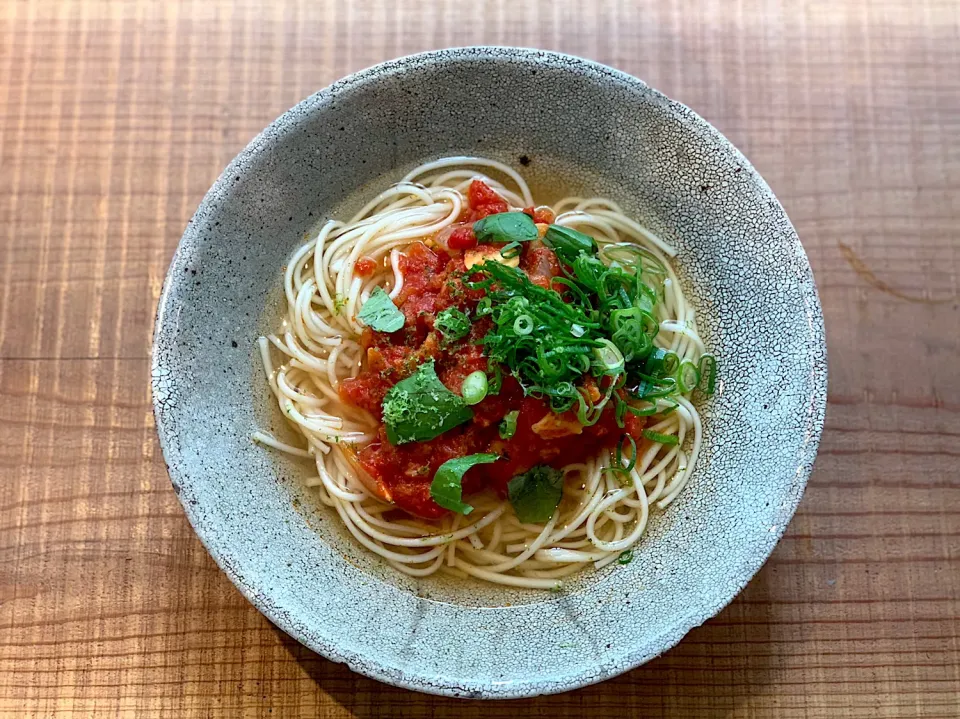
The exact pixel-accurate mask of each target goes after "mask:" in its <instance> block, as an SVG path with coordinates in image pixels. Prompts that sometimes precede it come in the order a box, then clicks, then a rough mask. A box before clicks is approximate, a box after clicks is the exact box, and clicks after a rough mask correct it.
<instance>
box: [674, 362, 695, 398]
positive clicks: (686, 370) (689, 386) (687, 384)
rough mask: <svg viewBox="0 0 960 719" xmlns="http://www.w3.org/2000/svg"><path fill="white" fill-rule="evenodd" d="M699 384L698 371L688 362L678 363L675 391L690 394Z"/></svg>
mask: <svg viewBox="0 0 960 719" xmlns="http://www.w3.org/2000/svg"><path fill="white" fill-rule="evenodd" d="M698 384H700V370H699V369H697V366H696V365H695V364H694V363H693V362H691V361H690V360H684V361H683V362H681V363H680V369H678V370H677V389H679V390H680V394H686V393H687V392H692V391H693V388H694V387H696V386H697V385H698Z"/></svg>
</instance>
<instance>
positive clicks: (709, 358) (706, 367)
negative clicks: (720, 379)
mask: <svg viewBox="0 0 960 719" xmlns="http://www.w3.org/2000/svg"><path fill="white" fill-rule="evenodd" d="M700 375H701V377H705V378H706V380H707V386H706V388H701V390H702V391H703V392H704V394H708V395H710V394H713V393H714V390H715V389H716V386H717V358H716V357H714V356H713V355H712V354H709V353H707V354H704V355H701V356H700Z"/></svg>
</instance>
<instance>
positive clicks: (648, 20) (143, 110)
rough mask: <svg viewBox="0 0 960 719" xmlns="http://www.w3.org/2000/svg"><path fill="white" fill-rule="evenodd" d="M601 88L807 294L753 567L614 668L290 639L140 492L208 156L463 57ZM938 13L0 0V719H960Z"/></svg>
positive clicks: (952, 39)
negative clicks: (288, 115)
mask: <svg viewBox="0 0 960 719" xmlns="http://www.w3.org/2000/svg"><path fill="white" fill-rule="evenodd" d="M483 43H487V44H508V45H526V46H539V47H544V48H551V49H558V50H562V51H565V52H570V53H575V54H579V55H583V56H585V57H589V58H593V59H596V60H599V61H601V62H605V63H608V64H611V65H614V66H616V67H619V68H621V69H623V70H625V71H627V72H630V73H633V74H635V75H637V76H639V77H641V78H643V79H645V80H646V81H648V82H649V83H651V84H652V85H654V86H655V87H657V88H659V89H660V90H663V91H664V92H666V93H667V94H669V95H670V96H672V97H674V98H677V99H678V100H680V101H682V102H685V103H687V104H688V105H690V106H691V107H693V108H694V109H696V110H697V111H698V112H699V113H700V114H701V115H703V116H704V117H706V118H707V119H708V120H709V121H710V122H712V123H713V124H714V125H716V126H717V127H718V128H719V129H720V130H721V131H722V132H723V133H725V134H726V136H727V137H729V138H730V139H731V140H732V141H733V142H734V143H735V144H736V145H737V146H738V147H740V148H741V149H742V150H743V151H744V152H745V153H746V155H747V156H748V157H749V158H750V159H751V160H752V161H753V163H754V164H755V165H756V167H757V168H758V169H759V171H760V172H761V173H762V174H763V176H764V177H765V178H766V179H767V181H768V182H769V183H770V185H771V186H772V187H773V189H774V191H775V192H776V193H777V195H778V196H779V197H780V199H781V201H782V202H783V204H784V206H785V207H786V209H787V212H788V213H789V214H790V216H791V218H792V219H793V221H794V223H795V225H796V227H797V230H798V231H799V234H800V237H801V238H802V240H803V243H804V246H805V247H806V250H807V253H808V254H809V256H810V261H811V262H812V264H813V267H814V271H815V273H816V277H817V281H818V285H819V288H820V293H821V297H822V300H823V305H824V312H825V315H826V326H827V334H828V342H829V352H830V396H829V407H828V412H827V424H826V431H825V432H824V436H823V442H822V446H821V451H820V456H819V459H818V460H817V466H816V470H815V472H814V474H813V476H812V478H811V480H810V485H809V488H808V490H807V493H806V496H805V497H804V500H803V503H802V505H801V507H800V510H799V512H798V514H797V516H796V519H795V520H794V521H793V523H792V524H791V526H790V529H789V531H788V532H787V534H786V536H785V537H784V539H783V541H782V542H781V543H780V545H779V547H778V548H777V550H776V551H775V552H774V554H773V557H772V558H771V559H770V561H769V562H768V564H767V565H766V567H765V568H764V569H763V570H762V571H761V572H760V573H759V575H758V576H757V577H756V579H754V581H752V582H751V583H750V585H749V586H748V587H747V589H746V590H745V591H744V592H743V594H742V595H741V596H740V597H739V598H738V599H737V600H736V601H734V602H733V604H732V605H731V606H730V607H729V608H727V609H726V610H725V611H723V612H722V613H721V614H720V615H719V616H718V617H717V618H715V619H714V620H712V621H709V622H707V624H705V625H704V626H702V627H700V628H698V629H696V630H694V631H692V632H691V633H690V635H689V636H688V637H687V638H686V639H685V640H684V641H683V642H681V644H680V645H679V646H678V647H677V648H676V649H674V650H673V651H671V652H669V653H668V654H667V655H665V656H664V657H662V658H660V659H657V660H655V661H653V662H651V663H649V664H648V665H647V666H645V667H642V668H640V669H637V670H635V671H633V672H630V673H629V674H626V675H624V676H622V677H620V678H618V679H615V680H612V681H609V682H606V683H604V684H601V685H598V686H594V687H589V688H587V689H584V690H580V691H576V692H571V693H568V694H564V695H559V696H553V697H546V698H542V699H538V700H529V701H514V702H506V703H497V704H489V703H481V702H468V701H454V700H445V699H438V698H434V697H428V696H425V695H419V694H413V693H410V692H406V691H404V690H400V689H395V688H391V687H387V686H385V685H381V684H379V683H377V682H374V681H371V680H368V679H365V678H363V677H360V676H357V675H355V674H353V673H351V672H350V671H348V670H347V669H345V668H344V667H343V666H340V665H337V664H333V663H331V662H328V661H326V660H324V659H322V658H320V657H318V656H316V655H314V654H312V653H311V652H309V651H307V650H305V649H303V648H301V647H300V646H299V645H298V644H297V643H296V642H294V641H293V640H291V639H289V638H288V637H286V636H285V635H283V634H282V633H281V632H279V631H278V630H276V629H275V628H274V627H272V626H271V625H270V623H269V622H267V620H266V619H264V618H263V617H262V616H261V615H260V614H259V613H258V612H257V611H256V610H255V609H254V608H253V607H252V606H251V605H249V604H248V603H247V601H246V600H245V599H244V598H243V597H242V596H241V595H240V594H239V592H238V591H237V590H236V589H235V588H234V587H233V586H232V585H231V584H230V582H229V581H228V580H227V579H226V577H225V576H224V575H223V574H222V573H221V572H220V571H219V570H218V568H217V567H216V566H215V564H214V563H213V561H212V560H211V559H210V558H209V557H208V556H207V554H206V552H205V551H204V549H203V547H202V546H201V544H200V542H199V541H198V540H197V538H196V537H195V536H194V534H193V532H192V531H191V529H190V527H189V525H188V524H187V521H186V519H185V518H184V515H183V512H182V511H181V508H180V506H179V504H178V502H177V498H176V496H175V495H174V493H173V492H172V491H171V488H170V484H169V481H168V478H167V475H166V472H165V469H164V465H163V461H162V458H161V456H160V453H159V449H158V446H157V440H156V437H155V431H154V426H153V418H152V414H151V409H150V396H149V387H148V367H149V359H148V358H149V352H150V337H151V330H152V321H153V314H154V307H155V305H156V302H157V297H158V294H159V292H160V287H161V283H162V281H163V276H164V273H165V271H166V267H167V264H168V262H169V260H170V257H171V255H172V253H173V250H174V247H175V246H176V243H177V240H178V239H179V236H180V234H181V232H182V230H183V228H184V226H185V224H186V222H187V220H188V218H189V216H190V215H191V213H192V212H193V210H194V208H195V207H196V206H197V204H198V203H199V201H200V199H201V197H202V196H203V193H204V192H205V191H206V189H207V188H208V187H209V185H210V184H211V182H212V181H213V180H214V178H215V177H216V176H217V175H218V174H219V172H220V170H221V169H222V168H223V167H224V166H225V165H226V163H227V162H228V161H229V160H230V159H231V158H232V157H233V156H234V155H235V154H236V153H237V152H238V151H239V150H240V149H241V148H242V147H243V146H244V145H245V144H246V143H247V141H248V140H249V139H250V138H251V137H252V136H253V135H254V134H255V133H256V132H257V131H259V130H260V129H261V128H262V127H263V126H265V125H266V124H267V123H268V122H270V121H271V120H272V119H273V118H274V117H275V116H277V115H278V114H279V113H281V112H282V111H283V110H285V109H286V108H288V107H290V106H291V105H293V104H294V103H296V102H297V101H299V100H300V99H301V98H303V97H305V96H306V95H308V94H310V93H311V92H313V91H315V90H317V89H319V88H321V87H323V86H325V85H327V84H328V83H330V82H331V81H332V80H334V79H336V78H338V77H340V76H343V75H345V74H347V73H349V72H351V71H354V70H357V69H359V68H362V67H365V66H368V65H371V64H373V63H376V62H379V61H381V60H384V59H387V58H391V57H395V56H398V55H402V54H406V53H411V52H416V51H420V50H424V49H429V48H437V47H443V46H452V45H467V44H483ZM958 233H960V11H958V5H957V3H956V2H953V1H951V0H946V1H944V2H935V1H934V0H914V1H913V2H889V1H883V2H881V1H868V0H859V1H853V0H850V1H843V0H831V1H809V2H786V1H785V0H784V1H783V2H777V1H774V0H771V1H769V2H766V1H762V0H756V1H753V0H743V1H735V0H729V1H728V0H714V1H713V2H706V3H693V2H687V1H686V0H657V1H650V2H630V1H628V0H618V1H608V0H599V1H594V2H589V3H585V2H581V1H574V0H542V1H534V0H528V1H527V2H520V1H518V0H513V1H510V0H484V1H483V2H462V3H461V2H454V1H452V0H448V1H446V2H422V3H421V2H413V1H410V2H407V1H405V0H392V1H387V0H354V2H350V3H346V2H344V3H338V2H322V1H319V0H313V1H308V0H304V1H303V2H294V1H283V2H279V1H278V2H268V1H267V0H260V1H257V0H246V1H244V2H226V1H220V0H216V1H215V0H196V1H195V2H184V3H177V2H146V1H142V0H140V1H130V2H54V1H48V2H22V1H14V0H5V1H4V2H0V236H2V238H3V239H2V244H0V257H2V259H0V472H2V484H0V486H2V490H3V491H2V496H0V715H2V716H3V717H89V716H97V717H114V716H124V717H126V716H130V717H161V716H162V717H219V716H224V717H259V716H275V717H323V718H331V717H348V716H355V717H362V718H367V717H370V718H378V717H396V716H400V713H401V711H402V712H403V716H404V717H410V718H411V719H421V718H422V719H432V718H434V717H447V716H456V717H462V718H463V719H480V718H481V717H483V718H484V719H507V718H508V717H524V716H527V717H544V718H546V717H550V718H551V719H553V718H560V719H563V718H572V717H582V716H616V717H624V716H637V717H640V716H643V717H690V718H695V717H696V718H699V717H784V718H787V719H792V718H797V719H800V718H804V719H827V718H829V719H833V718H834V717H852V718H854V719H856V718H858V717H927V718H930V719H932V718H934V717H958V716H960V469H958V467H960V359H958V356H960V310H958V305H960V298H958V293H960V288H958V273H960V239H958Z"/></svg>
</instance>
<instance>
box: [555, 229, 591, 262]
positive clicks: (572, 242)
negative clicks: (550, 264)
mask: <svg viewBox="0 0 960 719" xmlns="http://www.w3.org/2000/svg"><path fill="white" fill-rule="evenodd" d="M543 243H544V244H545V245H546V246H547V247H549V248H550V249H552V250H553V251H554V252H556V253H557V257H559V258H560V259H561V260H563V261H564V262H566V263H567V264H568V265H572V264H573V261H574V260H575V259H577V258H578V257H579V256H580V255H590V256H593V255H595V254H597V241H596V240H595V239H593V238H592V237H591V236H590V235H585V234H583V233H582V232H577V231H576V230H574V229H571V228H569V227H562V226H560V225H550V226H549V227H548V228H547V233H546V234H545V235H544V236H543Z"/></svg>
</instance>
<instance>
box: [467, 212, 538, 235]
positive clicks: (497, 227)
mask: <svg viewBox="0 0 960 719" xmlns="http://www.w3.org/2000/svg"><path fill="white" fill-rule="evenodd" d="M473 234H475V235H476V236H477V242H530V241H532V240H535V239H537V238H538V237H539V234H538V233H537V225H536V224H535V223H534V221H533V218H532V217H530V215H528V214H526V213H524V212H501V213H499V214H497V215H487V216H486V217H484V218H483V219H482V220H477V221H476V222H474V223H473Z"/></svg>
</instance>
